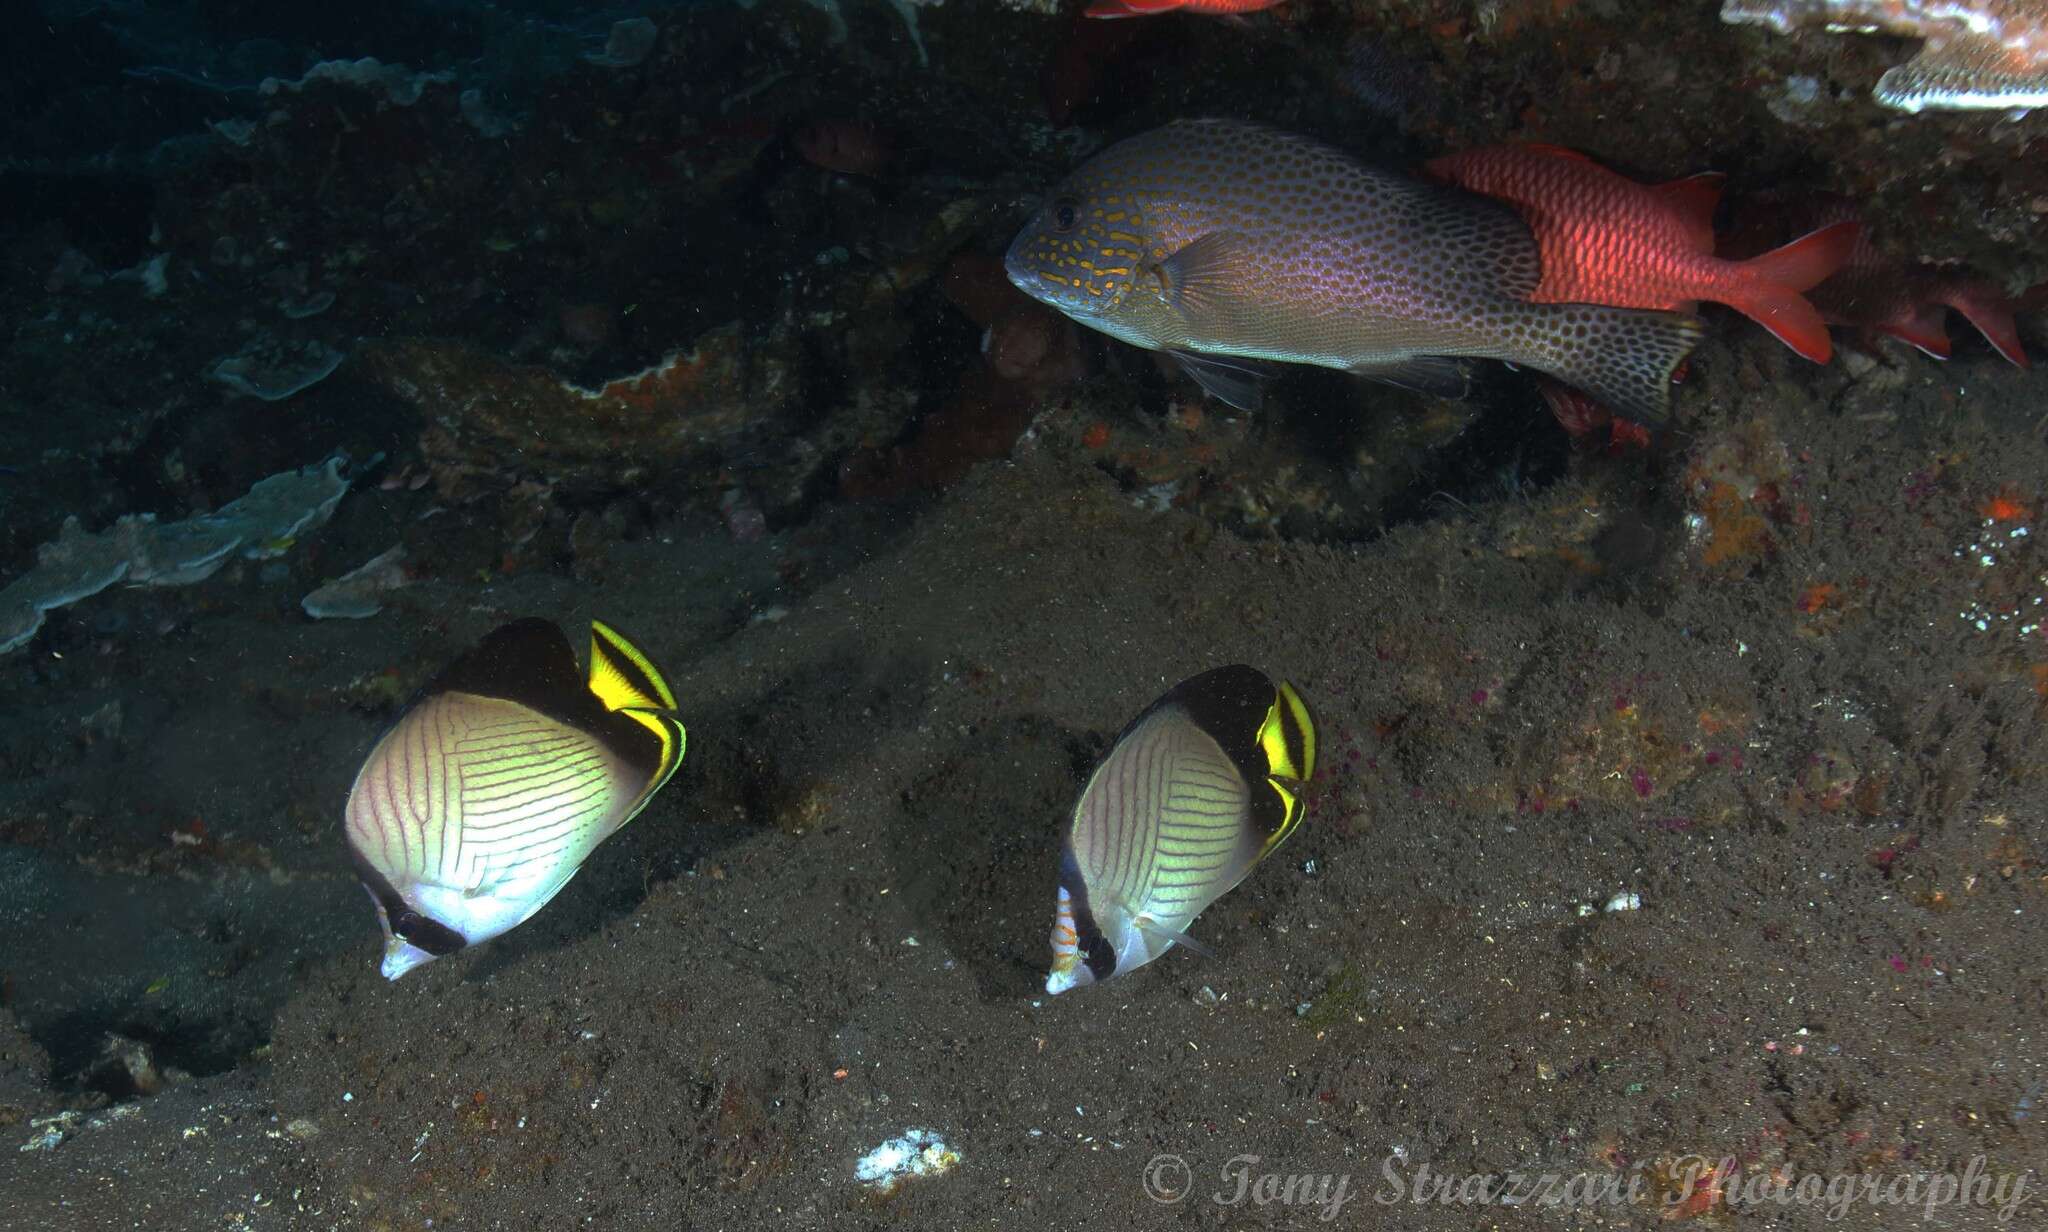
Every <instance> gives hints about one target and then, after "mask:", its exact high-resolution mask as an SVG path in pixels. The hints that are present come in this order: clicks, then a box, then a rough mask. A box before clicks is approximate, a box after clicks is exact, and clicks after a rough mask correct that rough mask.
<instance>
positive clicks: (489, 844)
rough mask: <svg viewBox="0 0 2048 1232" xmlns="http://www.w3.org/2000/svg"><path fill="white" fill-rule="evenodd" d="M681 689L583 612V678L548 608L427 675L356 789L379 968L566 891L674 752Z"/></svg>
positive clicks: (352, 798) (398, 971)
mask: <svg viewBox="0 0 2048 1232" xmlns="http://www.w3.org/2000/svg"><path fill="white" fill-rule="evenodd" d="M684 744H685V735H684V731H683V725H682V723H681V722H680V721H678V720H677V718H676V699H675V695H674V694H673V693H671V692H670V691H669V687H668V684H667V682H665V681H663V680H662V678H661V673H660V672H659V671H657V670H656V669H655V666H654V664H653V663H652V662H650V661H649V660H648V658H647V656H646V655H644V654H642V653H641V652H640V651H639V649H638V648H636V647H635V646H634V645H633V644H632V643H631V642H629V641H627V640H626V639H625V638H624V637H622V636H620V635H619V634H618V633H617V632H616V631H615V630H613V629H612V628H611V627H610V626H608V625H605V624H602V623H600V622H597V621H592V622H591V625H590V672H589V677H588V680H587V681H586V679H585V678H584V676H583V674H582V673H581V672H579V671H578V669H577V666H576V652H575V651H574V650H572V649H571V648H570V645H569V639H568V637H567V636H566V635H565V634H564V633H563V632H562V630H561V627H560V626H558V625H556V624H555V623H554V622H552V621H548V620H541V619H538V618H529V619H525V620H518V621H514V622H513V623H511V624H508V625H505V626H503V627H501V628H499V629H497V630H496V631H494V632H492V633H491V634H489V635H488V636H486V637H485V638H484V639H483V640H482V641H481V642H479V643H478V644H477V645H476V646H475V647H474V648H473V649H471V650H470V651H469V652H468V653H467V654H464V655H463V656H462V657H461V658H459V659H457V660H456V661H455V662H454V663H452V664H450V665H449V667H448V668H447V669H446V670H445V671H443V672H442V673H441V674H440V675H439V676H438V677H436V678H435V679H434V680H433V681H432V682H431V683H429V684H428V685H427V687H426V688H425V689H423V690H422V691H421V692H420V694H419V696H418V697H417V698H415V699H414V700H413V701H412V703H411V704H410V705H409V706H407V708H406V710H405V712H404V713H403V714H402V715H400V716H399V719H398V722H397V723H395V724H393V725H392V727H391V729H390V730H389V731H387V732H386V733H384V736H383V737H382V738H381V739H380V740H378V742H377V745H376V747H375V748H373V749H371V750H370V756H369V758H368V759H367V760H366V761H364V762H363V767H362V769H361V770H360V771H358V772H357V773H356V779H355V785H354V786H353V787H351V788H350V789H349V796H348V807H347V832H348V845H349V852H350V855H351V856H352V858H353V860H354V863H355V867H356V873H357V875H358V876H359V877H361V878H362V882H363V886H364V888H365V889H367V890H368V891H369V893H370V897H371V899H372V900H373V901H374V902H375V903H376V904H377V919H378V922H379V923H380V924H382V925H383V928H384V961H383V966H382V971H383V973H384V978H385V979H388V980H395V979H397V978H398V977H399V976H401V975H404V974H405V973H406V972H408V971H410V970H412V969H413V968H414V967H417V966H420V965H421V964H423V963H429V962H432V961H433V960H435V959H436V958H444V957H446V956H447V955H449V954H453V953H455V952H456V951H457V950H460V949H463V948H465V947H467V946H471V945H475V944H477V943H479V942H482V941H488V940H490V939H491V938H492V937H496V936H498V935H499V934H501V933H505V932H508V931H510V930H511V929H513V928H516V927H518V926H519V925H520V924H522V923H524V922H526V920H528V919H529V918H531V917H532V916H533V914H534V913H535V912H537V911H539V910H540V909H541V908H542V907H544V906H546V905H547V903H548V900H549V899H551V898H553V897H554V896H555V895H556V894H558V893H560V892H561V889H562V887H563V886H565V885H567V884H568V883H569V880H570V878H572V877H574V876H575V875H576V870H577V869H579V868H581V867H582V866H583V861H584V860H585V859H587V858H588V857H589V856H590V853H591V852H592V851H594V850H595V849H596V848H597V845H598V844H599V843H602V842H603V841H604V840H605V839H607V838H609V837H611V836H612V835H613V834H615V833H617V832H618V831H619V829H620V828H621V827H622V826H624V825H625V824H626V823H627V822H629V821H631V820H632V819H633V817H634V816H635V815H636V814H638V813H639V812H640V810H641V809H643V808H645V807H646V806H647V802H648V801H649V800H650V799H652V798H653V796H654V793H655V792H657V791H659V790H661V786H662V784H664V783H666V782H668V780H669V777H670V776H671V775H673V774H674V773H675V771H676V766H677V765H679V764H680V763H681V762H682V759H683V748H684Z"/></svg>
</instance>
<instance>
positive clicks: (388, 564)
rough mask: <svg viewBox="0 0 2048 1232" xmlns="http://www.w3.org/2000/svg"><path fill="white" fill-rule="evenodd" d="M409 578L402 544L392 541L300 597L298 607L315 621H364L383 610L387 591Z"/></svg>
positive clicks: (409, 579) (401, 584)
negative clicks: (382, 549)
mask: <svg viewBox="0 0 2048 1232" xmlns="http://www.w3.org/2000/svg"><path fill="white" fill-rule="evenodd" d="M409 581H411V578H410V577H409V576H408V575H407V574H406V571H405V545H404V544H402V543H399V544H393V545H392V546H391V547H389V548H386V549H385V550H384V551H382V552H379V553H378V554H377V555H376V556H374V557H372V558H370V560H369V562H368V563H367V564H363V565H360V566H358V567H357V568H355V569H352V570H350V571H349V572H347V573H344V574H342V575H341V576H340V577H338V578H335V579H334V580H333V581H331V582H329V583H327V584H326V585H324V586H322V587H320V588H319V589H318V590H316V591H314V592H313V593H312V594H310V595H307V596H306V597H305V598H303V599H301V600H299V606H300V607H302V608H304V609H305V610H306V615H308V616H311V617H312V618H313V619H315V620H364V619H367V618H368V617H371V616H375V615H376V614H377V613H378V612H381V611H383V610H384V599H383V596H384V595H385V594H386V593H387V592H389V591H393V590H397V589H398V588H399V587H401V586H403V585H405V584H406V583H407V582H409Z"/></svg>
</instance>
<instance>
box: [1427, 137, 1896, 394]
mask: <svg viewBox="0 0 2048 1232" xmlns="http://www.w3.org/2000/svg"><path fill="white" fill-rule="evenodd" d="M1428 169H1429V171H1430V173H1431V174H1432V175H1435V176H1437V177H1438V178H1440V179H1443V180H1446V181H1448V182H1450V183H1452V184H1456V185H1458V186H1459V187H1460V188H1467V189H1470V190H1472V191H1474V192H1480V193H1485V194H1486V195H1487V196H1490V197H1495V198H1497V199H1499V200H1502V201H1505V202H1507V203H1509V204H1510V205H1513V206H1515V207H1516V208H1517V209H1519V210H1520V211H1521V212H1522V217H1523V218H1524V219H1526V220H1527V221H1528V223H1529V228H1530V230H1532V231H1534V232H1535V233H1536V243H1537V245H1538V246H1539V247H1540V248H1541V249H1542V252H1543V281H1542V283H1541V284H1540V285H1539V286H1538V287H1537V288H1536V294H1535V295H1534V296H1532V297H1531V298H1533V299H1534V300H1536V301H1537V302H1538V303H1549V304H1558V303H1591V304H1612V305H1615V306H1617V307H1624V308H1675V309H1683V310H1689V309H1690V308H1691V307H1692V306H1693V304H1694V303H1695V302H1696V301H1698V300H1712V301H1713V302H1715V303H1717V304H1727V305H1728V306H1729V307H1731V308H1733V309H1735V310H1736V311H1737V312H1740V313H1742V314H1743V315H1744V316H1746V317H1749V318H1750V319H1751V320H1753V321H1755V322H1756V323H1757V324H1759V325H1761V326H1763V327H1764V328H1765V329H1768V330H1770V331H1771V332H1772V333H1773V334H1776V335H1777V336H1778V338H1779V339H1780V340H1782V341H1783V342H1784V343H1785V345H1786V346H1789V347H1791V348H1792V349H1793V350H1795V351H1797V352H1799V353H1800V354H1801V355H1804V356H1805V357H1806V358H1808V359H1810V360H1813V361H1814V362H1815V363H1826V362H1827V361H1828V357H1829V356H1830V355H1831V354H1833V346H1832V344H1831V343H1830V341H1829V339H1828V330H1827V324H1826V322H1824V321H1823V320H1822V319H1821V315H1820V313H1818V312H1817V311H1815V310H1814V307H1813V305H1812V304H1809V303H1808V302H1807V301H1806V300H1805V299H1804V298H1802V297H1801V295H1800V292H1802V291H1805V290H1806V289H1807V288H1809V287H1812V286H1815V285H1816V284H1818V283H1820V282H1821V281H1822V280H1823V279H1825V278H1827V277H1828V275H1830V274H1832V273H1834V272H1835V270H1836V269H1838V268H1840V266H1841V265H1842V263H1843V262H1844V261H1846V260H1847V259H1848V257H1849V250H1850V249H1851V248H1852V247H1853V246H1854V245H1855V243H1856V236H1857V232H1858V230H1859V228H1858V224H1856V223H1853V222H1845V223H1840V224H1837V225H1834V226H1829V227H1823V228H1821V229H1820V230H1818V231H1815V232H1813V233H1812V234H1810V235H1807V236H1805V237H1803V238H1801V239H1797V240H1794V241H1793V242H1792V243H1790V244H1787V245H1785V246H1784V247H1783V248H1780V249H1778V250H1776V251H1775V252H1768V253H1765V254H1764V255H1763V256H1760V257H1757V258H1755V259H1754V260H1750V261H1722V260H1718V259H1716V258H1715V256H1714V207H1715V205H1716V204H1718V202H1719V201H1720V197H1721V177H1720V176H1719V175H1716V174H1713V173H1708V174H1704V175H1695V176H1691V177H1688V178H1686V179H1682V180H1673V181H1671V182H1670V183H1668V184H1655V185H1651V184H1638V183H1637V182H1635V181H1634V180H1631V179H1629V178H1627V177H1626V176H1622V175H1618V174H1616V173H1615V172H1612V171H1609V170H1608V169H1607V168H1605V167H1603V166H1601V165H1600V164H1598V163H1596V162H1594V161H1593V160H1592V159H1590V158H1587V157H1586V156H1585V155H1583V154H1579V153H1577V152H1576V151H1572V150H1565V149H1560V148H1558V147H1556V146H1545V145H1525V146H1514V145H1498V146H1488V147H1486V148H1484V149H1478V150H1468V151H1466V152H1465V153H1462V154H1451V155H1447V156H1445V157H1443V158H1438V159H1435V160H1433V161H1431V162H1430V163H1429V164H1428Z"/></svg>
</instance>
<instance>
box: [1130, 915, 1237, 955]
mask: <svg viewBox="0 0 2048 1232" xmlns="http://www.w3.org/2000/svg"><path fill="white" fill-rule="evenodd" d="M1132 923H1134V924H1135V925H1137V928H1138V931H1139V932H1141V933H1144V934H1145V936H1146V937H1148V938H1150V939H1151V941H1152V943H1153V944H1154V945H1155V946H1157V947H1158V948H1160V949H1161V950H1164V949H1165V948H1166V947H1167V946H1169V945H1184V946H1186V947H1188V948H1189V949H1191V950H1193V951H1194V952H1195V953H1197V954H1200V955H1201V956H1202V957H1204V958H1214V957H1216V951H1214V950H1212V949H1210V948H1209V947H1208V946H1206V945H1203V944H1202V943H1201V942H1199V941H1197V940H1195V939H1194V938H1193V937H1190V936H1188V935H1187V934H1186V933H1184V932H1182V931H1180V930H1179V929H1177V928H1168V927H1167V926H1166V925H1164V924H1161V923H1160V922H1159V921H1157V920H1155V919H1153V918H1152V917H1150V916H1143V915H1141V916H1139V917H1138V918H1137V919H1135V920H1133V921H1132Z"/></svg>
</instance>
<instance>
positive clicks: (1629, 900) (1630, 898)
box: [1606, 891, 1643, 914]
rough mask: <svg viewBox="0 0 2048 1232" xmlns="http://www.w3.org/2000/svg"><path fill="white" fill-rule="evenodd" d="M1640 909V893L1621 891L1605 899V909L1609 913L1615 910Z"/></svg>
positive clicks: (1641, 903)
mask: <svg viewBox="0 0 2048 1232" xmlns="http://www.w3.org/2000/svg"><path fill="white" fill-rule="evenodd" d="M1642 909H1643V896H1642V895H1640V894H1635V893H1631V892H1628V891H1623V892H1622V893H1620V894H1617V895H1615V896H1614V897H1613V898H1610V899H1608V900H1607V906H1606V910H1607V912H1608V913H1609V914H1612V913H1614V912H1616V911H1641V910H1642Z"/></svg>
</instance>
